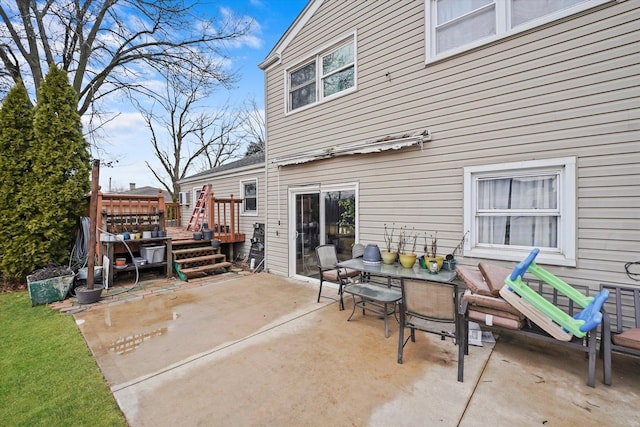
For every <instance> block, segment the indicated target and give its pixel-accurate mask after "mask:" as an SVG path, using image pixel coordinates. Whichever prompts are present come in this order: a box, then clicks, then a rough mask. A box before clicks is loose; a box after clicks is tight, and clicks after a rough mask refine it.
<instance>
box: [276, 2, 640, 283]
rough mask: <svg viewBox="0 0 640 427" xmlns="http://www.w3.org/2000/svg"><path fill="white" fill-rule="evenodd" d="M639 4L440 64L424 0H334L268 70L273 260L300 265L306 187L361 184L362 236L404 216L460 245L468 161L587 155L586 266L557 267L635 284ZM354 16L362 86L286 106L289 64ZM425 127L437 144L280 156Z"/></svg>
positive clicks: (582, 204)
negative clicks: (297, 228) (297, 248)
mask: <svg viewBox="0 0 640 427" xmlns="http://www.w3.org/2000/svg"><path fill="white" fill-rule="evenodd" d="M382 4H384V5H388V7H382ZM639 17H640V3H638V2H622V3H616V2H611V3H610V4H607V5H605V6H603V7H599V8H597V9H593V10H590V11H587V12H586V13H582V14H579V15H577V16H573V17H571V19H565V20H563V21H561V22H555V23H551V24H549V25H546V26H543V27H541V28H536V29H533V30H530V31H528V32H526V33H522V34H518V35H516V36H512V37H509V38H506V39H503V40H500V41H497V42H495V43H492V44H490V45H487V46H483V47H481V48H477V49H474V50H472V51H469V52H465V53H463V54H460V55H457V56H454V57H451V58H448V59H445V60H442V61H439V62H436V63H432V64H428V65H426V66H425V64H424V59H425V58H424V46H425V39H424V37H425V36H424V2H423V1H422V0H419V1H412V2H410V1H405V2H382V1H374V2H370V1H354V2H348V3H346V4H345V2H338V1H325V2H324V3H323V5H322V6H321V7H320V9H319V10H318V11H317V13H316V15H315V16H314V17H312V18H311V20H310V21H309V22H308V23H307V25H306V26H305V27H304V28H303V29H302V30H301V31H300V33H299V34H298V35H297V37H296V38H295V39H294V40H293V42H292V43H291V44H290V45H289V46H288V47H287V48H286V49H285V50H284V51H283V55H282V61H281V63H280V64H279V65H277V66H274V67H272V68H271V69H268V70H267V71H266V75H267V110H268V123H267V132H268V160H267V165H268V166H267V168H268V170H267V179H268V182H269V185H268V187H269V194H268V195H267V198H268V200H269V206H268V223H267V244H268V254H267V267H268V268H269V269H270V271H272V272H274V273H278V274H284V275H288V274H290V273H291V272H289V271H288V268H287V256H288V241H287V230H288V228H287V189H288V188H290V187H292V186H296V185H302V184H312V183H316V184H323V185H327V184H337V183H347V182H358V184H359V201H358V215H359V217H358V218H359V233H360V241H361V242H362V243H369V242H374V243H378V244H379V245H383V243H384V241H383V238H382V236H383V228H384V224H385V223H388V224H390V223H392V222H395V223H396V226H400V225H408V226H409V227H414V226H415V228H416V229H417V230H420V231H426V232H427V233H433V232H434V231H435V230H438V242H439V248H441V249H440V250H439V252H441V253H443V254H444V253H447V252H448V251H450V250H451V249H452V248H453V247H455V246H456V245H457V243H458V242H459V240H460V238H461V236H462V234H463V232H464V230H463V213H464V212H463V208H464V206H463V168H464V167H467V166H475V165H485V164H495V163H506V162H516V161H524V160H534V159H549V158H560V157H568V156H575V157H576V158H577V186H578V188H577V192H576V195H577V201H576V204H577V219H576V226H577V246H576V247H577V267H576V268H570V267H549V270H550V271H552V272H553V273H555V274H558V275H560V276H561V277H563V278H564V279H566V280H567V281H569V283H576V284H578V283H582V284H589V285H590V286H592V287H593V288H597V287H598V285H599V283H600V282H605V281H606V282H619V283H633V282H632V281H630V280H631V279H629V278H628V277H627V276H626V274H625V273H624V263H625V262H627V261H636V260H640V246H639V245H638V242H640V167H639V166H640V53H639V52H640V32H639V31H638V28H640V21H639ZM354 30H357V40H356V43H357V70H358V73H357V82H358V83H357V84H358V90H357V91H356V92H355V93H352V94H349V95H346V96H344V97H340V98H337V99H334V100H331V101H329V102H325V103H321V104H318V105H314V106H313V107H311V108H308V109H306V110H304V111H299V112H292V113H289V114H284V111H285V102H286V98H285V97H284V95H283V94H284V87H285V81H284V78H285V69H286V68H289V67H291V66H294V65H295V64H296V63H297V62H298V61H301V60H304V59H305V58H307V57H308V55H311V54H315V53H317V51H318V49H320V48H322V47H323V46H326V44H327V43H328V42H329V41H331V40H332V37H334V36H336V35H339V34H348V33H349V32H353V31H354ZM386 73H389V76H390V78H387V77H386V75H385V74H386ZM424 129H429V130H430V131H431V132H432V135H433V140H432V141H431V142H426V143H425V144H424V150H423V151H421V150H420V147H418V146H416V147H409V148H404V149H402V150H399V151H388V152H383V153H377V154H367V155H353V156H344V157H337V158H333V159H330V160H320V161H315V162H311V163H307V164H302V165H295V166H284V167H281V168H280V171H279V173H278V170H277V167H276V166H275V165H273V164H272V163H271V162H272V161H273V159H274V158H278V157H282V156H285V155H291V154H295V153H304V152H306V151H310V150H317V149H320V148H326V147H332V146H342V145H346V144H351V143H356V142H366V141H374V140H378V139H380V138H382V137H385V136H387V135H401V134H403V133H405V132H418V131H422V130H424ZM278 180H279V185H280V187H279V192H278ZM278 195H279V197H280V198H279V202H277V200H278ZM278 220H280V221H281V223H280V225H278ZM276 232H277V235H276ZM423 245H424V239H423V238H421V239H419V241H418V247H422V246H423ZM460 261H461V262H462V263H463V264H469V265H475V264H477V263H478V262H479V261H481V260H480V259H477V258H473V259H472V258H463V259H460ZM493 262H495V261H493ZM496 263H498V264H502V265H505V266H512V265H513V263H509V262H502V263H501V262H496Z"/></svg>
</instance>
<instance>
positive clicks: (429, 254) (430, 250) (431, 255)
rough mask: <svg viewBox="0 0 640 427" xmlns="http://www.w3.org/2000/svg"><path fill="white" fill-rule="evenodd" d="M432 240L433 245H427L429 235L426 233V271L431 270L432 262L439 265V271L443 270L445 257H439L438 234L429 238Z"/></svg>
mask: <svg viewBox="0 0 640 427" xmlns="http://www.w3.org/2000/svg"><path fill="white" fill-rule="evenodd" d="M429 237H430V239H431V244H430V245H428V244H427V233H426V232H425V233H424V263H425V265H424V266H423V267H425V268H426V269H428V270H430V268H429V264H430V262H431V261H435V262H436V263H437V265H438V271H440V269H441V268H442V266H443V264H444V257H443V256H440V255H438V232H437V231H436V232H435V234H432V235H430V236H429Z"/></svg>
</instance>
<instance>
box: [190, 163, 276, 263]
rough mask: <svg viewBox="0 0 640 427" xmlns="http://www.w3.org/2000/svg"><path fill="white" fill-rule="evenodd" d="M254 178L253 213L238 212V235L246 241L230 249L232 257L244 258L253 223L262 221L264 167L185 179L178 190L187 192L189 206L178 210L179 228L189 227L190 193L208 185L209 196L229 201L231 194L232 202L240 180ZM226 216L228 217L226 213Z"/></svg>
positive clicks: (239, 192)
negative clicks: (255, 190) (209, 186)
mask: <svg viewBox="0 0 640 427" xmlns="http://www.w3.org/2000/svg"><path fill="white" fill-rule="evenodd" d="M252 179H255V180H256V181H257V193H258V197H257V199H258V200H257V205H258V212H257V214H244V213H240V233H244V234H245V236H246V240H245V242H244V243H236V244H235V246H234V254H235V256H237V257H240V258H246V256H247V255H248V254H249V249H250V248H251V241H250V239H251V237H252V236H253V224H255V223H256V222H259V223H264V222H265V209H266V205H265V197H264V195H265V189H266V187H265V179H264V164H263V163H260V164H259V165H256V166H255V167H248V168H242V169H232V170H229V171H225V172H222V173H212V174H210V175H204V176H202V175H200V176H198V177H194V178H186V179H184V180H183V181H181V183H180V191H189V192H190V193H191V203H190V204H189V205H183V206H181V207H180V214H181V218H182V224H181V226H182V227H186V226H187V225H188V224H189V218H191V214H192V212H193V208H194V207H195V202H196V200H195V199H194V191H195V190H200V189H202V187H203V186H204V185H206V184H211V191H212V192H213V195H214V196H216V197H220V198H229V197H230V196H231V195H233V197H234V198H235V199H242V187H241V183H242V182H243V181H248V180H252ZM227 215H229V214H228V213H227Z"/></svg>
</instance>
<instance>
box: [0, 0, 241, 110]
mask: <svg viewBox="0 0 640 427" xmlns="http://www.w3.org/2000/svg"><path fill="white" fill-rule="evenodd" d="M197 4H198V2H197V1H196V2H192V3H188V4H186V5H185V2H184V1H182V0H153V1H152V0H46V1H37V0H15V4H14V5H10V4H9V1H8V0H7V1H3V2H2V3H1V4H0V19H1V21H0V61H2V64H3V65H4V69H5V70H7V71H6V72H0V80H2V82H0V84H1V83H4V84H5V86H6V82H7V80H8V79H11V80H12V81H13V82H17V81H18V80H19V79H22V80H23V81H25V84H26V85H27V86H28V87H33V88H35V89H36V90H37V88H38V87H39V85H40V80H41V79H42V76H43V72H44V71H43V70H46V69H47V68H48V65H49V63H52V62H55V63H58V65H59V66H60V67H61V68H62V69H64V70H65V71H67V73H68V74H69V76H70V78H71V80H72V82H73V83H72V85H73V88H74V89H75V90H76V92H77V93H78V98H79V101H78V113H80V114H84V113H85V112H87V111H88V110H89V108H90V106H91V104H92V103H93V102H94V101H95V100H96V99H100V98H101V97H105V96H107V95H108V94H112V93H114V92H118V91H123V90H124V91H126V92H131V91H138V90H140V91H141V92H143V93H144V92H145V91H144V89H143V87H142V85H141V82H144V81H145V80H148V75H149V73H152V72H153V71H154V70H155V71H159V70H161V71H166V72H170V73H173V74H176V75H180V74H182V75H186V74H191V73H195V74H198V75H201V76H203V78H204V80H206V81H207V82H209V83H208V84H210V85H211V84H217V85H223V86H228V85H230V84H232V83H233V82H234V81H235V80H234V76H233V74H230V73H228V72H226V71H225V70H224V67H223V60H224V59H225V55H224V50H223V48H224V44H225V43H227V42H230V41H234V40H237V39H239V38H240V37H242V36H243V35H245V34H246V33H247V32H248V31H249V30H250V28H251V25H252V22H249V21H240V20H238V19H235V18H233V17H231V18H225V19H226V20H224V21H223V20H219V21H215V22H214V21H212V20H206V19H204V18H203V17H202V16H200V15H196V13H195V12H194V7H195V6H196V5H197ZM21 64H26V66H27V67H26V68H27V69H28V70H27V69H25V70H23V69H21V67H20V65H21Z"/></svg>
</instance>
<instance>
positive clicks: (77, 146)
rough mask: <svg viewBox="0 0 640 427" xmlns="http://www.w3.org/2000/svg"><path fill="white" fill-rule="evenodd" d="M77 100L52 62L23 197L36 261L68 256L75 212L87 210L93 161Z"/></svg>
mask: <svg viewBox="0 0 640 427" xmlns="http://www.w3.org/2000/svg"><path fill="white" fill-rule="evenodd" d="M77 105H78V99H77V95H76V92H75V90H74V89H73V88H72V87H71V86H70V84H69V79H68V77H67V73H66V72H65V71H63V70H60V69H58V68H57V67H56V66H55V65H51V68H50V70H49V72H48V73H47V76H46V77H45V79H44V81H43V82H42V85H41V86H40V88H39V90H38V94H37V103H36V107H35V112H34V122H33V123H34V136H35V144H33V147H32V149H31V150H30V161H31V163H32V165H33V173H32V174H30V186H29V188H28V189H27V190H28V191H29V194H30V196H29V197H25V198H23V200H22V201H23V202H25V203H27V204H28V205H29V207H30V211H31V216H30V218H29V219H28V220H27V223H26V229H27V232H28V233H29V235H30V240H29V244H28V246H27V248H26V251H27V253H28V254H33V257H32V259H33V261H34V262H35V266H37V267H40V266H43V265H46V264H47V263H49V262H55V263H62V262H64V261H65V260H66V259H67V258H68V256H69V253H70V250H71V242H72V241H73V233H74V230H75V228H76V224H77V221H78V218H79V217H80V216H82V215H84V214H85V210H86V199H85V194H86V193H87V192H88V191H89V189H90V182H89V174H90V170H91V165H90V154H89V145H88V143H87V141H86V140H85V139H84V137H83V136H82V124H81V121H80V116H79V115H78V113H77V112H76V107H77Z"/></svg>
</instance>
